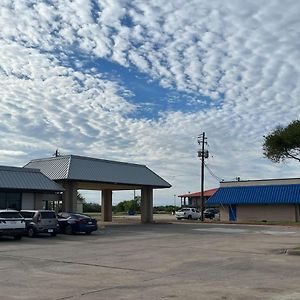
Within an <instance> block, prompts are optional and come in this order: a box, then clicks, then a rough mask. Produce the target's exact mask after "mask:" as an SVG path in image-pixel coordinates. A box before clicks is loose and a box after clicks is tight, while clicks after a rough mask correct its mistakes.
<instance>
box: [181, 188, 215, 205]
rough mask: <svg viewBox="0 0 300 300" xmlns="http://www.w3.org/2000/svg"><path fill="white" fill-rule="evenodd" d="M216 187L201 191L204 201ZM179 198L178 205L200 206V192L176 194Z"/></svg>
mask: <svg viewBox="0 0 300 300" xmlns="http://www.w3.org/2000/svg"><path fill="white" fill-rule="evenodd" d="M217 190H218V189H217V188H216V189H210V190H206V191H204V193H203V196H204V202H205V203H206V202H207V200H208V199H209V198H210V197H211V196H212V195H213V194H214V193H215V192H216V191H217ZM178 197H179V198H180V206H181V207H183V206H189V207H201V192H196V193H187V194H182V195H178Z"/></svg>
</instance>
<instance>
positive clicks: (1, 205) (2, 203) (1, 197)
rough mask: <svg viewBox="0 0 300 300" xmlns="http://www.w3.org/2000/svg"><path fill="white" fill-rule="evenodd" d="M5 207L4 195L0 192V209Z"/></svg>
mask: <svg viewBox="0 0 300 300" xmlns="http://www.w3.org/2000/svg"><path fill="white" fill-rule="evenodd" d="M6 207H7V206H6V195H5V193H0V209H5V208H6Z"/></svg>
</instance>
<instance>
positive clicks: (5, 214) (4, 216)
mask: <svg viewBox="0 0 300 300" xmlns="http://www.w3.org/2000/svg"><path fill="white" fill-rule="evenodd" d="M0 218H2V219H22V216H21V215H20V214H19V213H18V212H17V211H16V212H14V211H5V212H1V213H0Z"/></svg>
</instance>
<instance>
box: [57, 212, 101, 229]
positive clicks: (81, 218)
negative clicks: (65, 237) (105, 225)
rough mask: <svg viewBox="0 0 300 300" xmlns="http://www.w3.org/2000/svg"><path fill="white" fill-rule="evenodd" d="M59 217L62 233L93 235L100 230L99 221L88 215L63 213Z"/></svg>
mask: <svg viewBox="0 0 300 300" xmlns="http://www.w3.org/2000/svg"><path fill="white" fill-rule="evenodd" d="M57 216H58V224H59V228H60V231H61V232H64V233H65V234H72V233H76V232H84V233H86V234H91V233H92V232H93V231H96V230H97V229H98V226H97V220H96V219H94V218H91V217H90V216H88V215H84V214H80V213H66V212H62V213H59V214H58V215H57Z"/></svg>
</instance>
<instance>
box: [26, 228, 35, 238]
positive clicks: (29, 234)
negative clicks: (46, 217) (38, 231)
mask: <svg viewBox="0 0 300 300" xmlns="http://www.w3.org/2000/svg"><path fill="white" fill-rule="evenodd" d="M27 234H28V236H29V237H31V238H32V237H34V236H35V230H34V229H33V228H32V227H30V228H28V232H27Z"/></svg>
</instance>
